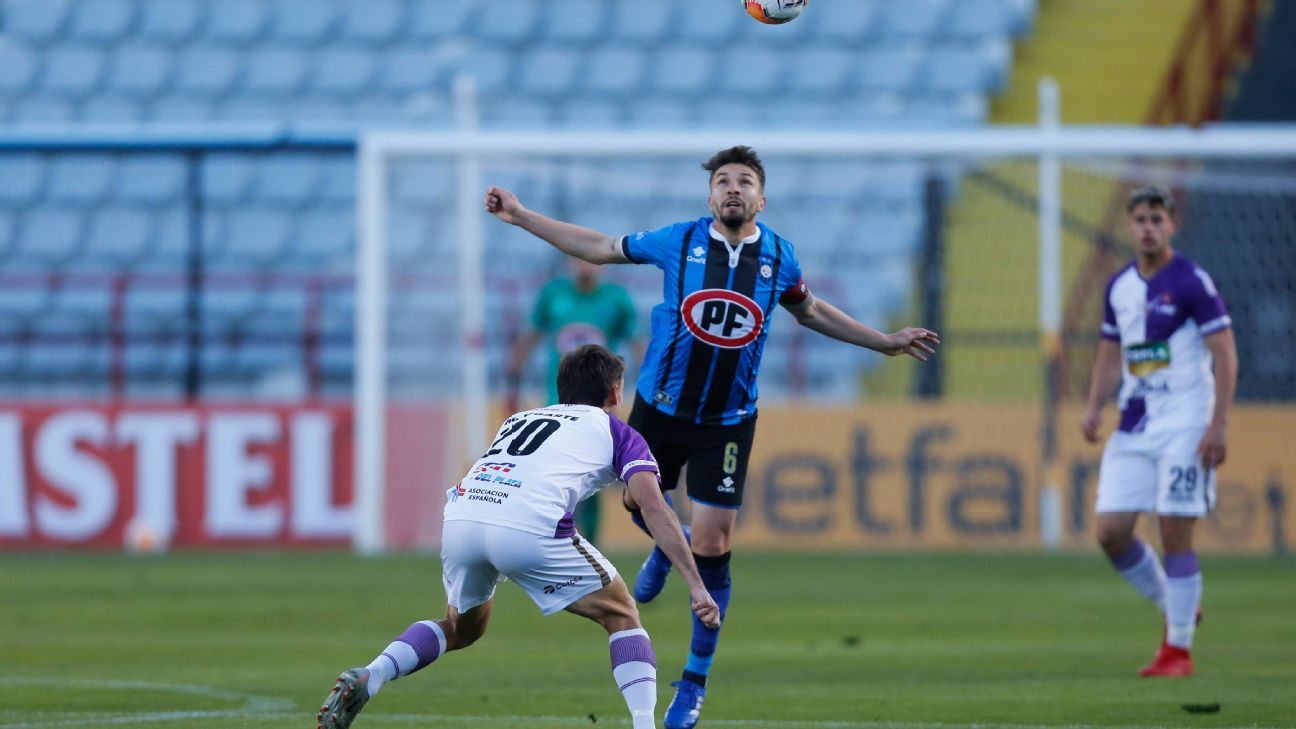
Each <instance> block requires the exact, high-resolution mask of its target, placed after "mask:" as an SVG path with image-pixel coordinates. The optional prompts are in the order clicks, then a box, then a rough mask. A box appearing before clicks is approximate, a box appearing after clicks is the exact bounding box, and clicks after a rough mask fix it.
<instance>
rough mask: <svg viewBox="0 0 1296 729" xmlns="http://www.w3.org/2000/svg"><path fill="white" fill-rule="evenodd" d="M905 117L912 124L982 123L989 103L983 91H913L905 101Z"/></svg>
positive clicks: (936, 125) (929, 125)
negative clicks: (907, 117)
mask: <svg viewBox="0 0 1296 729" xmlns="http://www.w3.org/2000/svg"><path fill="white" fill-rule="evenodd" d="M905 105H906V108H907V113H908V116H909V118H911V119H912V120H913V124H914V125H915V126H927V127H951V126H969V125H974V124H981V123H983V122H985V120H986V117H987V116H988V115H989V113H990V103H989V101H988V100H987V99H986V96H985V94H983V93H979V92H974V91H962V92H953V93H946V94H941V93H929V94H921V93H915V94H912V95H910V96H909V97H908V98H907V99H906V100H905Z"/></svg>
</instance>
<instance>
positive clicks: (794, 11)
mask: <svg viewBox="0 0 1296 729" xmlns="http://www.w3.org/2000/svg"><path fill="white" fill-rule="evenodd" d="M808 2H810V0H743V7H744V8H746V9H747V14H748V15H750V16H752V17H753V18H755V19H757V20H759V21H760V22H762V23H768V24H769V25H779V24H781V23H786V22H788V21H789V20H795V19H796V17H797V16H798V15H800V14H801V11H802V10H805V6H806V3H808ZM847 2H858V0H847Z"/></svg>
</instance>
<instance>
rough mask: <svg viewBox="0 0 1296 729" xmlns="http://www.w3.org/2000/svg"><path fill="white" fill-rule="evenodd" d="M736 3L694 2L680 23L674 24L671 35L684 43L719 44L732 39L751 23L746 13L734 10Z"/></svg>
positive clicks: (682, 16)
mask: <svg viewBox="0 0 1296 729" xmlns="http://www.w3.org/2000/svg"><path fill="white" fill-rule="evenodd" d="M733 5H734V3H715V2H703V3H692V4H691V5H690V6H689V9H688V12H686V13H683V14H682V15H681V16H680V23H679V25H676V26H672V28H671V36H672V38H673V39H678V40H679V41H682V42H683V43H687V44H692V43H702V44H717V45H723V44H724V43H726V42H728V41H730V40H732V38H733V36H734V34H735V33H737V32H739V25H738V24H739V23H742V24H743V27H744V28H745V27H747V26H748V25H750V24H751V23H750V19H748V18H746V17H745V16H744V14H742V13H738V12H734V7H733Z"/></svg>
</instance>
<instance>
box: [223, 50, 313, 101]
mask: <svg viewBox="0 0 1296 729" xmlns="http://www.w3.org/2000/svg"><path fill="white" fill-rule="evenodd" d="M309 68H310V64H309V61H308V59H307V57H306V55H305V54H304V53H303V52H302V51H300V50H299V49H297V48H293V47H275V46H268V47H262V48H256V49H254V50H252V51H250V52H249V54H248V62H247V65H246V66H245V72H244V75H243V79H242V83H241V84H240V86H241V90H242V91H244V92H246V93H248V94H264V95H266V96H272V97H275V98H274V101H275V103H276V104H278V105H282V104H283V103H284V102H283V97H285V96H291V95H293V94H296V93H297V92H299V91H301V90H302V88H303V87H304V85H305V82H306V76H307V72H308V70H309Z"/></svg>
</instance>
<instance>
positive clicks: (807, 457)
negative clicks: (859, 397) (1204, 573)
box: [0, 404, 1296, 553]
mask: <svg viewBox="0 0 1296 729" xmlns="http://www.w3.org/2000/svg"><path fill="white" fill-rule="evenodd" d="M1114 420H1115V413H1114V412H1111V411H1110V410H1109V412H1108V423H1109V424H1110V423H1112V422H1114ZM352 422H353V418H352V410H351V407H350V406H349V405H346V404H341V405H339V404H319V405H312V404H307V405H293V406H266V405H255V404H253V405H235V404H229V405H225V404H222V405H214V404H208V405H203V406H198V407H187V406H174V405H172V406H167V405H130V404H126V405H111V406H105V405H96V404H85V405H80V404H60V405H40V406H33V405H10V406H5V405H0V547H7V548H23V549H29V548H49V547H55V548H58V547H98V548H114V547H117V546H119V545H121V544H122V540H123V534H124V532H125V529H126V525H127V524H128V523H130V522H131V521H132V520H142V521H143V522H144V523H147V524H149V525H150V526H152V527H153V528H154V529H157V530H158V531H160V532H161V533H162V536H163V538H164V539H165V540H166V541H168V542H170V543H171V544H172V545H174V546H178V547H196V548H203V547H214V546H303V545H344V544H346V543H347V542H348V540H349V538H350V534H351V529H352V524H353V520H354V509H353V507H352V501H353V485H352V481H353V451H354V443H353V439H354V435H353V427H352ZM1078 422H1079V412H1078V411H1075V410H1065V411H1064V412H1063V413H1062V415H1061V417H1060V418H1059V430H1058V443H1059V453H1060V456H1059V461H1058V464H1057V467H1056V468H1055V469H1054V471H1053V473H1054V474H1055V478H1056V482H1057V483H1056V486H1057V489H1058V495H1059V496H1060V502H1061V517H1062V520H1061V527H1062V537H1063V543H1064V545H1066V546H1069V547H1076V548H1090V547H1091V545H1092V544H1093V538H1092V530H1093V529H1092V525H1093V516H1092V509H1093V502H1094V496H1095V489H1096V486H1097V475H1098V463H1099V459H1100V457H1101V453H1102V446H1101V444H1097V445H1090V444H1088V443H1085V442H1084V440H1083V438H1082V437H1081V436H1080V432H1079V427H1078V425H1077V424H1078ZM1293 426H1296V408H1292V407H1264V406H1239V407H1237V408H1236V409H1235V410H1234V413H1233V415H1232V420H1231V425H1230V432H1229V459H1228V462H1227V463H1226V464H1225V465H1224V466H1223V468H1222V469H1221V470H1220V472H1219V477H1218V483H1219V489H1218V490H1219V500H1218V508H1217V509H1216V511H1215V512H1214V513H1212V514H1211V515H1210V516H1209V517H1207V518H1206V519H1204V520H1203V523H1202V524H1201V526H1200V527H1199V529H1198V535H1199V539H1198V542H1199V544H1200V546H1201V547H1202V548H1203V549H1208V550H1228V551H1239V552H1258V553H1259V552H1273V551H1279V550H1284V549H1286V548H1288V546H1289V545H1290V544H1291V543H1292V540H1293V535H1296V504H1292V501H1293V497H1296V448H1292V447H1291V435H1290V434H1291V433H1292V431H1293ZM1040 432H1041V419H1040V413H1039V409H1038V407H1036V406H1033V405H1029V404H1026V405H1020V406H1008V405H988V406H986V405H970V404H956V405H950V404H911V405H880V406H865V407H855V408H794V407H767V408H762V409H761V415H760V421H759V423H758V425H757V429H756V444H755V449H754V453H753V457H752V459H751V464H750V467H749V469H748V477H747V483H746V489H745V501H744V507H743V509H742V510H741V512H740V515H739V530H738V535H737V541H738V544H739V545H741V546H743V547H768V548H777V549H783V548H805V549H860V548H869V549H874V548H882V549H1035V548H1039V547H1040V546H1041V539H1040V501H1041V498H1040V497H1041V486H1040V485H1041V483H1042V482H1043V480H1044V476H1045V474H1044V473H1043V467H1042V464H1041V459H1040V446H1039V444H1040ZM456 433H457V428H455V427H454V418H453V417H452V416H450V415H448V413H447V411H445V410H444V409H441V408H422V409H413V408H404V409H397V410H394V411H393V412H391V413H389V418H388V443H387V452H388V458H387V462H388V469H387V470H388V482H389V483H388V489H387V491H386V494H385V496H386V499H385V501H386V508H385V514H386V518H385V520H384V523H385V528H386V530H387V532H388V536H389V543H390V544H392V545H394V546H397V547H402V546H416V547H422V548H434V547H435V543H436V540H437V539H438V538H439V535H440V507H441V505H442V504H443V502H444V489H445V487H446V486H447V485H448V484H449V483H451V482H453V480H454V478H455V477H456V474H453V473H451V471H454V470H455V469H454V467H453V465H452V464H450V463H449V460H448V459H447V458H446V457H445V454H446V453H449V452H457V450H458V449H459V447H458V445H457V438H458V436H457V435H456ZM619 495H620V494H619V490H617V489H608V490H607V491H605V492H604V493H603V494H602V495H601V498H602V499H603V507H604V518H603V520H602V523H603V531H602V533H601V534H599V535H598V536H597V539H596V542H597V543H598V544H599V545H600V546H602V547H605V548H618V547H630V548H641V547H643V546H645V545H646V537H644V535H642V534H641V533H640V532H638V530H636V529H635V528H634V527H633V526H631V525H630V523H629V520H628V519H627V518H625V517H624V515H623V514H624V512H623V511H622V510H621V507H620V505H619ZM1145 521H1146V520H1145Z"/></svg>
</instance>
